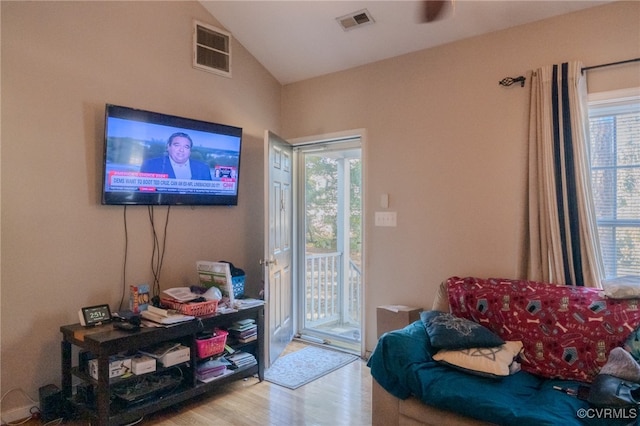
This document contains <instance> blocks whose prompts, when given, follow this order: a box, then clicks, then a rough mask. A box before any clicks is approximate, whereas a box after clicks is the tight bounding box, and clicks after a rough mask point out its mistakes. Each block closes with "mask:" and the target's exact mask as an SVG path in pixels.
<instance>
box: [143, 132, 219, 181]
mask: <svg viewBox="0 0 640 426" xmlns="http://www.w3.org/2000/svg"><path fill="white" fill-rule="evenodd" d="M192 147H193V141H192V140H191V137H189V135H187V134H186V133H183V132H177V133H174V134H172V135H171V136H169V140H168V141H167V155H163V156H162V157H156V158H151V159H148V160H145V161H144V162H143V163H142V166H141V167H140V172H141V173H158V174H163V175H167V177H169V178H171V179H197V180H211V170H210V169H209V166H208V165H207V164H205V163H203V162H202V161H198V160H192V159H190V158H189V157H190V156H191V148H192Z"/></svg>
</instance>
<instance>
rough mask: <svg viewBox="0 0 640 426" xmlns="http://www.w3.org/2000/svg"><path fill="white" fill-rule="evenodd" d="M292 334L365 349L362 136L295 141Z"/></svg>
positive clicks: (345, 347) (358, 350) (357, 350)
mask: <svg viewBox="0 0 640 426" xmlns="http://www.w3.org/2000/svg"><path fill="white" fill-rule="evenodd" d="M294 157H295V164H296V177H295V179H294V180H295V186H296V195H297V196H296V197H295V198H296V200H297V203H296V208H295V211H296V215H295V216H296V219H295V222H296V229H297V231H296V235H297V237H296V239H297V245H296V246H297V249H296V261H295V263H296V271H297V280H296V282H297V285H296V286H297V291H296V294H297V298H296V299H297V300H296V302H295V303H296V305H297V309H296V311H297V312H298V313H299V315H298V318H297V327H296V328H297V330H298V333H297V335H298V336H299V337H301V338H302V339H305V340H309V341H312V342H317V343H323V344H327V345H330V346H333V347H335V348H338V349H342V350H346V351H349V352H353V353H356V354H358V355H361V354H362V353H363V348H364V346H363V341H362V336H363V335H364V330H363V320H362V316H363V306H364V299H363V297H364V289H363V274H362V271H363V264H362V261H363V253H362V247H363V241H362V240H363V235H362V232H363V226H362V218H363V212H362V206H363V200H362V194H363V188H362V185H363V182H362V177H363V170H362V169H363V167H362V166H363V162H362V136H361V135H360V134H352V135H349V136H346V137H345V136H341V137H334V138H322V139H321V138H318V139H316V140H315V141H313V140H311V141H309V140H308V139H307V142H305V143H294Z"/></svg>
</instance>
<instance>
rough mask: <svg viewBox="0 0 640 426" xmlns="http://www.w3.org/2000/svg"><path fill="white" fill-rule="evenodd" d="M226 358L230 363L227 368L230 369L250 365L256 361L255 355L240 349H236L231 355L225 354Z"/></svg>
mask: <svg viewBox="0 0 640 426" xmlns="http://www.w3.org/2000/svg"><path fill="white" fill-rule="evenodd" d="M226 358H227V361H229V362H230V363H231V366H230V367H229V368H231V369H232V370H235V369H236V368H242V367H250V366H252V365H256V364H257V363H258V361H256V357H255V356H253V355H252V354H250V353H247V352H242V351H237V352H235V353H234V354H233V355H227V356H226Z"/></svg>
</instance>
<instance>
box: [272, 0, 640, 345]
mask: <svg viewBox="0 0 640 426" xmlns="http://www.w3.org/2000/svg"><path fill="white" fill-rule="evenodd" d="M639 18H640V3H638V2H627V3H619V4H613V5H607V6H604V7H598V8H594V9H590V10H586V11H583V12H579V13H575V14H572V15H567V16H565V17H560V18H556V19H550V20H546V21H542V22H538V23H534V24H531V25H526V26H521V27H517V28H513V29H509V30H506V31H501V32H496V33H493V34H489V35H485V36H482V37H476V38H472V39H469V40H465V41H461V42H457V43H452V44H449V45H446V46H443V47H439V48H435V49H430V50H425V51H422V52H418V53H414V54H409V55H405V56H402V57H399V58H394V59H390V60H385V61H382V62H379V63H376V64H373V65H368V66H363V67H360V68H356V69H352V70H348V71H344V72H340V73H336V74H333V75H328V76H324V77H319V78H316V79H312V80H308V81H303V82H300V83H296V84H291V85H287V86H285V87H284V88H283V92H282V93H283V95H282V96H283V102H282V104H283V110H282V117H283V119H284V121H283V124H282V128H283V134H282V136H284V137H300V136H305V135H313V134H321V133H329V132H335V131H340V130H345V129H354V128H365V129H367V137H368V139H367V141H366V147H365V153H364V155H365V167H366V169H365V185H366V190H365V194H366V204H365V206H366V207H365V212H366V217H365V230H366V241H365V250H366V251H365V253H366V266H365V280H366V284H365V285H366V290H365V293H366V324H367V325H368V328H367V330H366V346H367V349H368V350H370V349H372V347H373V346H374V344H375V342H376V340H375V336H376V334H375V332H376V330H375V307H376V306H378V305H381V304H391V303H393V304H407V305H411V306H420V307H430V306H431V303H432V300H433V296H434V295H435V290H436V286H437V285H438V284H439V283H440V282H441V281H442V280H444V279H446V278H447V277H449V276H453V275H459V276H466V275H476V276H485V277H487V276H504V277H513V276H515V274H516V264H517V253H518V244H519V239H518V232H519V229H520V227H521V221H520V218H521V217H522V215H523V203H524V198H523V197H524V192H523V191H524V178H525V161H526V138H527V114H528V98H529V86H528V85H527V86H526V87H525V88H521V87H520V86H512V87H509V88H504V87H500V86H498V81H499V80H501V79H502V78H503V77H506V76H514V77H515V76H518V75H521V74H525V75H526V76H528V75H529V71H528V70H532V69H534V68H536V67H539V66H542V65H548V64H553V63H560V62H564V61H568V60H580V61H582V62H583V63H584V64H585V65H595V64H601V63H608V62H614V61H618V60H623V59H631V58H636V57H639V56H640V25H639V24H640V22H639ZM588 85H589V90H590V91H603V90H612V89H619V88H624V87H630V86H639V85H640V64H634V65H627V66H623V67H616V68H607V69H602V70H597V71H589V73H588ZM383 193H388V194H389V200H390V206H389V210H391V211H397V213H398V226H397V227H396V228H377V227H374V226H373V216H374V212H375V211H380V210H383V209H382V208H380V205H379V200H380V195H381V194H383Z"/></svg>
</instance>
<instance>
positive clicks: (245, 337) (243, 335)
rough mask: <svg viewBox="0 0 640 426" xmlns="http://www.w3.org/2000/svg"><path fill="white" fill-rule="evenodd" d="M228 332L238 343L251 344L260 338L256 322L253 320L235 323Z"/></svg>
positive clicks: (248, 319)
mask: <svg viewBox="0 0 640 426" xmlns="http://www.w3.org/2000/svg"><path fill="white" fill-rule="evenodd" d="M228 331H229V337H231V338H232V339H234V340H235V341H236V342H238V343H249V342H252V341H254V340H256V339H257V338H258V327H257V326H256V321H255V320H254V319H251V318H247V319H244V320H240V321H237V322H234V323H233V324H232V325H231V327H229V330H228Z"/></svg>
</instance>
